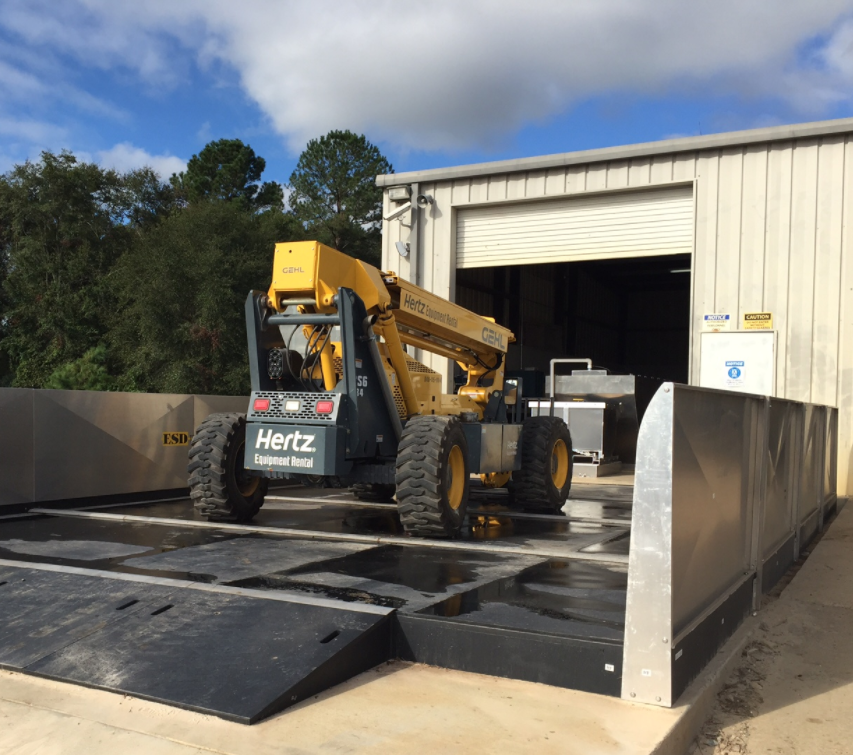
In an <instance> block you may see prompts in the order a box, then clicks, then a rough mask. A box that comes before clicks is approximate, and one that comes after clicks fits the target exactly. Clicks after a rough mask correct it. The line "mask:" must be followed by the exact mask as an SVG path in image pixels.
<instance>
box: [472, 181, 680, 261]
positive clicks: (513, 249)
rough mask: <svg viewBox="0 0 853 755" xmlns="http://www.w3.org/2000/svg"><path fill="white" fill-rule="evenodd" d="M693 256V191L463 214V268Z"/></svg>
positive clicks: (485, 208)
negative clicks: (619, 258) (680, 255)
mask: <svg viewBox="0 0 853 755" xmlns="http://www.w3.org/2000/svg"><path fill="white" fill-rule="evenodd" d="M692 250H693V187H692V186H678V187H672V188H667V189H655V190H645V191H631V192H619V193H614V194H598V195H596V196H591V197H573V198H570V199H555V200H550V199H549V200H535V201H528V202H518V203H512V204H499V205H486V206H483V207H468V208H464V207H463V208H460V209H459V211H458V214H457V222H456V265H457V267H489V266H492V265H529V264H534V263H539V262H571V261H572V260H593V259H610V258H615V257H648V256H652V255H659V254H684V253H685V252H687V253H689V252H691V251H692Z"/></svg>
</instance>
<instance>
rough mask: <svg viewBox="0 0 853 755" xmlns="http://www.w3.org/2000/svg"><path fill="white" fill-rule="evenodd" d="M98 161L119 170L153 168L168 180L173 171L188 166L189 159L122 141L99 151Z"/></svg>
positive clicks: (184, 168)
mask: <svg viewBox="0 0 853 755" xmlns="http://www.w3.org/2000/svg"><path fill="white" fill-rule="evenodd" d="M97 162H98V163H100V164H101V165H103V166H104V167H105V168H114V169H115V170H117V171H119V172H125V171H129V170H135V169H136V168H146V167H147V168H153V169H154V170H155V171H156V172H157V173H158V175H159V176H160V177H161V178H162V179H164V180H167V179H168V178H169V176H171V175H172V173H180V172H181V171H182V170H186V167H187V161H186V160H181V158H180V157H175V156H174V155H152V154H149V153H148V152H146V151H145V150H144V149H141V148H139V147H134V146H133V145H132V144H130V143H129V142H122V143H121V144H116V145H115V146H114V147H112V148H110V149H107V150H102V151H100V152H98V154H97Z"/></svg>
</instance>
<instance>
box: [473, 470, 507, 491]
mask: <svg viewBox="0 0 853 755" xmlns="http://www.w3.org/2000/svg"><path fill="white" fill-rule="evenodd" d="M510 477H512V472H488V473H487V474H481V475H480V479H481V480H482V481H483V485H484V486H485V487H487V488H502V487H503V486H504V485H506V484H507V483H508V482H509V479H510Z"/></svg>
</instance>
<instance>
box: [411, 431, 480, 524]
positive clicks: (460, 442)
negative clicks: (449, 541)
mask: <svg viewBox="0 0 853 755" xmlns="http://www.w3.org/2000/svg"><path fill="white" fill-rule="evenodd" d="M396 471H397V476H396V481H397V510H398V511H399V513H400V521H401V522H402V524H403V529H404V530H405V531H406V532H408V533H409V534H410V535H416V536H418V537H425V536H430V535H433V536H434V535H445V536H447V535H456V534H458V533H459V530H460V529H461V528H462V524H463V522H464V521H465V512H466V511H467V509H468V444H467V443H466V441H465V433H464V432H463V430H462V423H461V422H460V421H459V419H458V418H456V417H441V416H432V415H430V416H425V417H413V418H412V419H410V420H409V421H408V423H406V427H405V428H404V430H403V435H402V437H401V438H400V445H399V450H398V452H397V470H396Z"/></svg>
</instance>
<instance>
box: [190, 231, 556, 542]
mask: <svg viewBox="0 0 853 755" xmlns="http://www.w3.org/2000/svg"><path fill="white" fill-rule="evenodd" d="M246 322H247V331H248V344H249V367H250V373H251V385H252V394H251V398H250V401H249V408H248V413H247V414H245V415H244V414H211V415H210V416H209V417H207V418H206V419H205V420H204V422H202V424H201V425H200V426H199V427H198V429H197V430H196V432H195V435H194V437H193V439H192V442H191V445H190V451H189V458H190V462H189V468H188V471H189V486H190V495H191V496H192V498H193V500H194V502H195V507H196V509H197V510H198V511H199V512H200V513H201V514H202V515H204V516H206V517H207V518H208V519H211V520H226V521H248V520H250V519H251V518H252V517H254V516H255V514H257V512H258V510H259V509H260V508H261V506H262V505H263V502H264V496H265V494H266V492H267V486H268V482H269V480H270V479H277V478H284V477H290V476H293V475H312V476H322V477H324V478H335V479H337V480H339V481H340V483H341V484H344V485H349V486H351V487H352V488H353V490H354V492H355V493H356V495H358V496H359V497H361V498H370V499H373V500H383V499H384V500H389V501H391V500H393V499H394V498H396V501H397V508H398V511H399V514H400V520H401V522H402V524H403V527H404V529H405V530H406V531H407V532H408V533H410V534H412V535H419V536H429V535H455V534H457V533H458V532H459V530H460V528H461V527H462V524H463V521H464V519H465V513H466V509H467V504H468V489H469V478H470V476H471V474H479V475H480V477H481V478H482V480H483V483H484V484H485V485H486V486H488V487H504V486H507V487H508V488H509V492H510V496H511V499H512V500H513V502H514V504H515V505H518V506H521V507H524V508H533V509H540V510H549V511H557V510H559V509H561V508H562V506H563V504H564V503H565V501H566V498H567V497H568V494H569V487H570V485H571V479H572V441H571V437H570V435H569V430H568V428H567V427H566V425H565V423H564V422H563V421H562V420H561V419H560V418H557V417H549V416H539V417H531V418H527V419H524V417H523V411H522V407H521V403H520V400H519V396H518V389H517V387H516V385H515V384H514V383H511V382H509V381H507V382H505V381H504V367H505V359H506V353H507V349H508V347H509V344H510V343H511V342H512V341H513V340H514V338H513V334H512V333H511V332H510V331H509V330H507V329H506V328H503V327H501V326H500V325H497V324H496V323H495V322H494V321H493V320H492V319H491V318H486V317H481V316H479V315H476V314H474V313H473V312H469V311H468V310H466V309H464V308H462V307H459V306H457V305H456V304H453V303H451V302H448V301H445V300H444V299H441V298H439V297H437V296H435V295H434V294H431V293H429V292H428V291H425V290H424V289H421V288H419V287H417V286H414V285H412V284H411V283H409V282H407V281H405V280H402V279H401V278H399V277H398V276H397V275H396V274H395V273H391V272H380V271H379V270H377V269H376V268H374V267H372V266H371V265H368V264H366V263H364V262H361V261H359V260H355V259H353V258H351V257H348V256H346V255H344V254H342V253H340V252H337V251H335V250H334V249H331V248H329V247H327V246H324V245H322V244H320V243H317V242H313V241H301V242H294V243H283V244H277V245H276V247H275V261H274V270H273V280H272V285H271V286H270V289H269V291H268V292H267V293H263V292H258V291H253V292H252V293H250V294H249V297H248V299H247V300H246ZM404 346H410V347H413V348H415V349H422V350H424V351H428V352H431V353H433V354H437V355H439V356H442V357H448V358H450V359H452V360H454V361H456V363H457V364H459V365H460V366H461V367H462V369H463V370H464V371H465V372H466V373H467V382H466V384H465V385H463V386H462V387H461V388H460V389H459V391H458V393H456V394H446V393H444V387H443V386H444V378H443V376H442V375H441V374H440V373H438V372H436V371H434V370H432V369H431V368H430V367H428V366H426V365H424V364H422V363H421V362H419V361H416V360H415V359H413V358H412V356H410V355H409V354H407V353H406V350H405V348H404Z"/></svg>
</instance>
